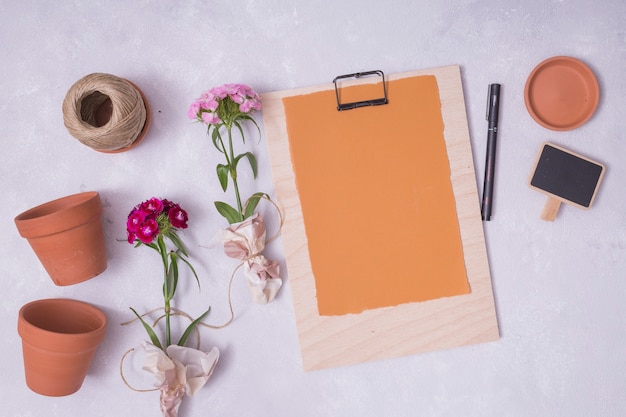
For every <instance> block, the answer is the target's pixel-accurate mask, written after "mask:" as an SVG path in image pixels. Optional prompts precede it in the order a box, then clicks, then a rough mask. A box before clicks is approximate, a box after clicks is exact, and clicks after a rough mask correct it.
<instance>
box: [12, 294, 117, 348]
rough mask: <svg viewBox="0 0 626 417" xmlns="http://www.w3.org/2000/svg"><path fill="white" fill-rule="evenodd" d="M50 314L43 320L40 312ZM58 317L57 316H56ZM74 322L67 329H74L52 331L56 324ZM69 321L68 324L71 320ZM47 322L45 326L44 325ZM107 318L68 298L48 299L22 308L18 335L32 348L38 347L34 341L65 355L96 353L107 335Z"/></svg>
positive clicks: (88, 306) (96, 309)
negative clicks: (72, 352) (45, 311)
mask: <svg viewBox="0 0 626 417" xmlns="http://www.w3.org/2000/svg"><path fill="white" fill-rule="evenodd" d="M44 309H47V310H50V312H47V316H49V317H47V318H46V319H42V318H41V315H42V313H41V310H44ZM57 313H58V314H57ZM68 316H71V317H72V318H73V319H75V320H74V322H73V323H71V324H70V325H68V326H79V327H80V328H78V327H73V328H72V329H68V328H66V329H60V328H59V329H57V330H55V329H52V328H47V327H51V325H53V324H58V321H56V322H55V320H60V319H67V318H68ZM68 321H69V320H68ZM44 322H45V323H44ZM106 327H107V317H106V315H105V314H104V312H102V310H100V309H99V308H97V307H96V306H94V305H92V304H89V303H86V302H83V301H78V300H73V299H69V298H47V299H41V300H34V301H31V302H29V303H27V304H25V305H23V306H22V308H20V311H19V316H18V333H19V335H20V336H21V337H22V339H26V340H27V341H28V343H30V344H32V345H33V346H38V345H39V343H37V342H34V341H33V340H31V338H32V337H38V338H43V339H42V340H43V342H42V344H41V346H44V345H45V346H46V347H47V348H49V349H50V350H53V351H58V352H63V351H69V350H78V351H84V350H93V349H95V348H96V347H97V345H98V344H100V343H101V342H102V340H103V339H104V336H105V333H106Z"/></svg>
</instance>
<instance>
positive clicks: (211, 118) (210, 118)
mask: <svg viewBox="0 0 626 417" xmlns="http://www.w3.org/2000/svg"><path fill="white" fill-rule="evenodd" d="M202 120H203V121H204V123H206V124H209V125H216V124H219V123H221V122H222V120H221V119H220V118H219V116H218V115H217V113H210V112H204V113H202Z"/></svg>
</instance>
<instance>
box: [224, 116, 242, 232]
mask: <svg viewBox="0 0 626 417" xmlns="http://www.w3.org/2000/svg"><path fill="white" fill-rule="evenodd" d="M226 130H227V131H228V148H229V151H230V160H231V161H234V160H235V152H234V150H233V135H232V125H227V126H226ZM226 159H227V160H228V157H227V158H226ZM229 166H230V169H231V171H230V177H231V178H232V180H233V186H234V187H235V197H236V198H237V209H238V210H239V214H240V218H241V220H242V221H243V205H242V204H241V195H240V194H239V185H238V184H237V170H236V167H235V166H233V165H230V163H229Z"/></svg>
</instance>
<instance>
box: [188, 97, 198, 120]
mask: <svg viewBox="0 0 626 417" xmlns="http://www.w3.org/2000/svg"><path fill="white" fill-rule="evenodd" d="M199 111H200V102H198V101H194V102H193V103H191V105H190V106H189V110H188V111H187V116H188V117H189V118H190V119H197V118H198V112H199Z"/></svg>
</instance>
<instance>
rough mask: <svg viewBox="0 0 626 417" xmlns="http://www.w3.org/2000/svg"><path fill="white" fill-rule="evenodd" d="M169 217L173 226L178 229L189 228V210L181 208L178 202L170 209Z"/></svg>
mask: <svg viewBox="0 0 626 417" xmlns="http://www.w3.org/2000/svg"><path fill="white" fill-rule="evenodd" d="M167 217H168V218H169V219H170V222H171V223H172V226H174V227H176V228H178V229H186V228H187V220H189V217H188V216H187V212H186V211H185V210H183V209H182V208H180V206H179V205H178V204H177V205H175V206H173V207H172V208H170V209H169V211H168V212H167Z"/></svg>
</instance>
